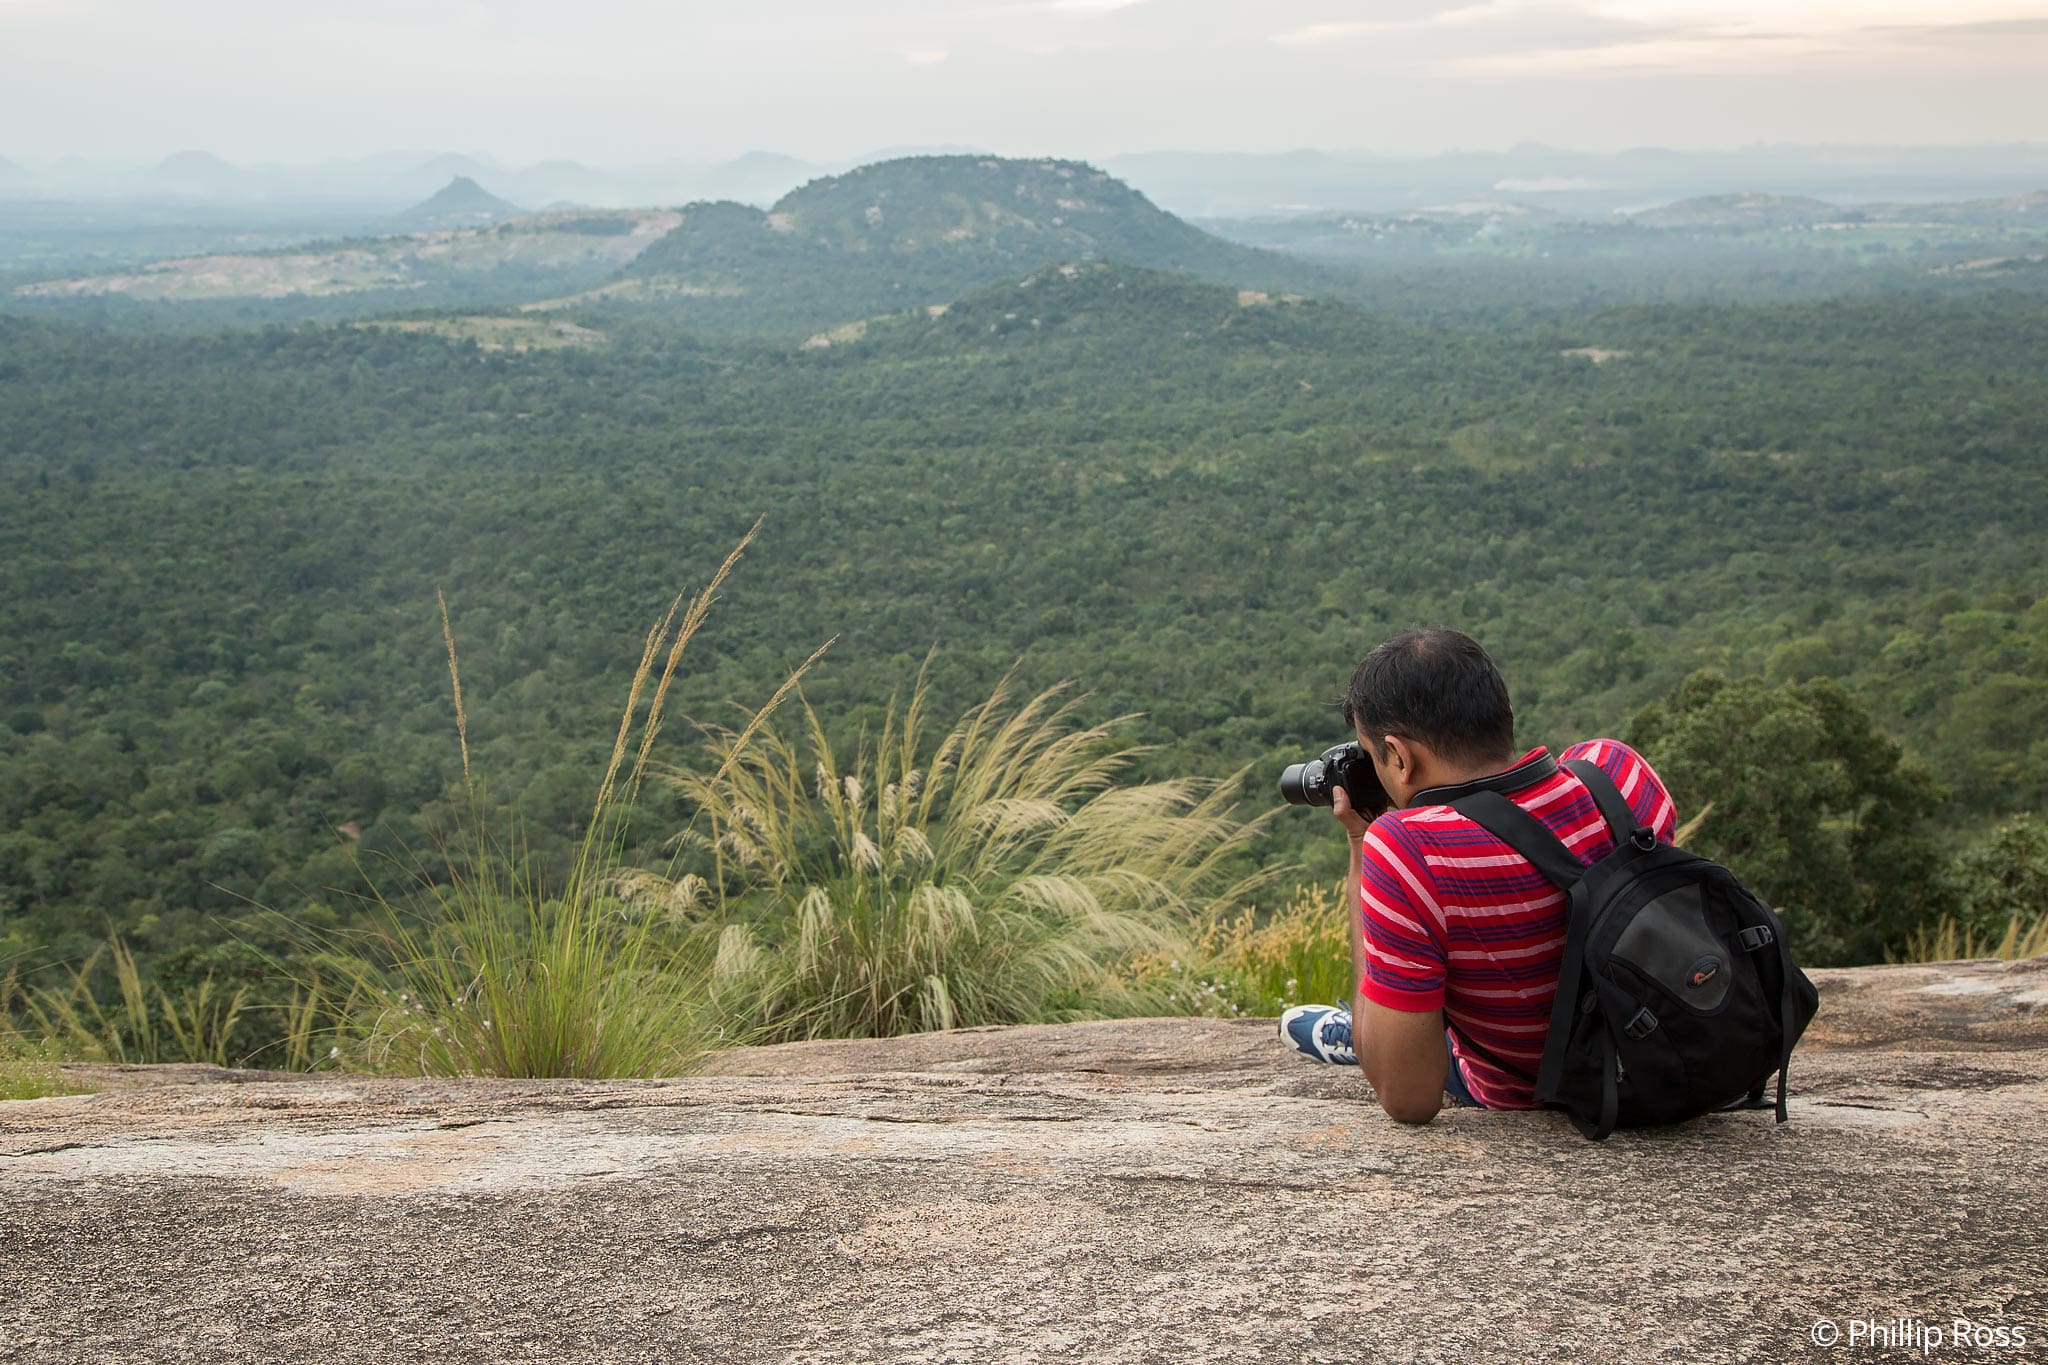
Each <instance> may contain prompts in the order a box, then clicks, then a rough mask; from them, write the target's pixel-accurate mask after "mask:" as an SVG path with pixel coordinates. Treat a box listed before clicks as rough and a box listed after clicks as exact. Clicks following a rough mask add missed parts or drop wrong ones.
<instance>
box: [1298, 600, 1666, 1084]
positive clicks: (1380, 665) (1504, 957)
mask: <svg viewBox="0 0 2048 1365" xmlns="http://www.w3.org/2000/svg"><path fill="white" fill-rule="evenodd" d="M1344 718H1345V720H1346V721H1347V722H1349V723H1350V725H1351V728H1352V730H1353V731H1354V732H1355V733H1356V734H1357V736H1358V744H1359V747H1360V748H1361V749H1362V750H1363V751H1364V753H1363V758H1364V759H1365V760H1368V761H1369V762H1370V764H1371V769H1372V773H1373V775H1375V776H1376V777H1377V778H1378V781H1379V787H1380V789H1381V791H1380V792H1379V793H1374V794H1373V795H1374V797H1375V798H1376V799H1375V801H1374V804H1378V803H1379V802H1381V801H1383V802H1384V803H1385V808H1384V809H1382V810H1360V809H1355V808H1354V805H1353V802H1352V799H1351V792H1370V791H1371V783H1370V782H1369V781H1366V780H1364V769H1363V768H1362V767H1360V768H1358V770H1357V774H1356V777H1357V780H1353V781H1351V782H1349V784H1348V785H1349V787H1350V788H1351V791H1350V792H1347V790H1346V785H1347V784H1346V783H1344V782H1341V781H1333V782H1330V783H1329V791H1328V793H1327V799H1328V800H1329V803H1330V808H1331V812H1332V814H1334V815H1335V816H1336V818H1337V823H1338V824H1340V825H1341V826H1343V828H1344V835H1345V838H1346V839H1348V840H1349V841H1350V844H1351V863H1350V867H1351V871H1350V874H1349V885H1350V888H1351V896H1352V898H1353V900H1352V905H1351V911H1352V913H1351V960H1352V973H1351V979H1352V980H1353V981H1354V982H1356V983H1357V986H1356V992H1357V994H1356V997H1355V999H1354V1000H1353V1002H1352V1008H1350V1009H1349V1010H1345V1009H1339V1008H1336V1007H1334V1006H1329V1005H1302V1006H1297V1007H1296V1008H1294V1009H1291V1010H1288V1011H1287V1012H1286V1013H1285V1014H1284V1015H1282V1016H1281V1019H1280V1036H1281V1037H1282V1039H1284V1040H1285V1041H1286V1042H1288V1043H1290V1044H1292V1045H1293V1046H1294V1047H1295V1048H1297V1049H1299V1050H1300V1051H1302V1052H1304V1053H1306V1054H1307V1055H1309V1056H1310V1057H1314V1058H1316V1059H1318V1060H1319V1061H1325V1062H1333V1063H1336V1064H1338V1065H1342V1066H1350V1065H1353V1064H1356V1065H1359V1066H1361V1067H1363V1068H1364V1071H1365V1077H1366V1080H1367V1081H1369V1082H1370V1083H1371V1084H1372V1088H1373V1093H1374V1094H1376V1095H1378V1096H1379V1101H1380V1107H1381V1108H1383V1109H1385V1110H1386V1111H1387V1113H1388V1114H1389V1115H1390V1116H1391V1117H1393V1118H1395V1119H1398V1120H1400V1121H1401V1122H1403V1123H1427V1122H1429V1121H1430V1120H1431V1119H1432V1118H1435V1117H1436V1115H1437V1113H1438V1111H1439V1110H1441V1109H1442V1108H1443V1106H1444V1100H1445V1096H1446V1094H1448V1096H1449V1098H1450V1102H1451V1103H1452V1104H1459V1105H1471V1106H1477V1107H1480V1108H1486V1109H1530V1108H1534V1107H1535V1104H1536V1098H1535V1076H1536V1071H1537V1064H1538V1062H1539V1060H1540V1059H1541V1057H1542V1053H1543V1041H1544V1035H1545V1033H1546V1031H1547V1029H1548V1027H1549V1024H1550V1006H1551V1001H1552V998H1553V997H1554V996H1555V995H1556V993H1557V978H1558V966H1559V963H1560V962H1561V961H1562V959H1563V956H1564V943H1565V910H1566V898H1565V893H1564V892H1562V891H1560V890H1558V889H1557V887H1556V886H1554V885H1552V883H1551V882H1550V881H1548V880H1547V879H1546V878H1545V877H1544V876H1543V875H1542V874H1541V873H1540V872H1538V871H1537V870H1536V869H1535V868H1534V867H1533V866H1532V865H1531V864H1530V863H1529V862H1528V861H1527V860H1526V859H1524V858H1523V857H1522V856H1521V855H1520V854H1518V853H1516V852H1515V851H1514V850H1513V849H1511V848H1509V847H1508V845H1507V844H1506V843H1504V842H1502V841H1501V840H1500V839H1499V838H1497V837H1495V836H1494V835H1492V834H1490V833H1488V832H1487V831H1486V830H1484V829H1482V828H1480V826H1479V825H1478V824H1476V823H1474V822H1473V821H1472V820H1471V819H1470V818H1468V817H1467V816H1465V815H1462V814H1460V813H1459V812H1457V811H1456V810H1453V809H1452V808H1451V807H1450V806H1449V805H1447V804H1446V802H1448V801H1451V800H1454V799H1457V798H1458V797H1460V796H1462V795H1464V794H1465V793H1467V792H1470V791H1480V790H1492V791H1496V792H1499V793H1501V794H1502V795H1504V796H1506V797H1507V798H1508V800H1510V801H1512V802H1514V803H1515V804H1516V805H1518V806H1520V807H1521V808H1522V809H1523V810H1525V811H1527V812H1528V813H1529V814H1531V815H1533V816H1534V817H1536V819H1538V820H1539V821H1541V822H1542V823H1543V824H1544V825H1546V826H1548V827H1549V829H1550V830H1551V831H1552V832H1553V833H1555V834H1556V835H1557V836H1558V837H1559V838H1560V839H1562V840H1563V841H1564V843H1565V846H1566V847H1567V848H1569V849H1570V850H1571V851H1572V852H1573V853H1574V854H1576V855H1577V856H1578V857H1579V858H1580V859H1581V860H1583V861H1586V862H1593V861H1595V860H1597V859H1599V858H1601V857H1603V856H1605V855H1606V854H1607V853H1608V852H1609V851H1610V850H1611V849H1612V848H1613V847H1614V840H1613V836H1612V835H1611V834H1610V833H1609V832H1608V826H1607V822H1606V821H1605V820H1603V819H1602V818H1601V814H1600V809H1599V807H1598V806H1597V805H1596V804H1595V802H1594V798H1593V796H1592V794H1591V793H1590V792H1589V791H1588V790H1587V788H1586V785H1585V783H1584V782H1582V781H1580V779H1579V778H1578V777H1577V776H1576V775H1575V774H1573V773H1571V772H1570V771H1568V770H1567V769H1565V768H1563V767H1560V766H1559V759H1555V758H1552V757H1551V756H1550V754H1549V753H1548V752H1547V751H1545V750H1544V749H1541V748H1536V749H1531V750H1529V751H1528V752H1527V753H1525V754H1522V755H1521V756H1520V757H1519V758H1518V757H1516V755H1515V713H1514V709H1513V707H1511V706H1510V705H1509V703H1508V689H1507V684H1506V683H1505V682H1504V681H1503V680H1502V678H1501V675H1500V670H1499V669H1498V668H1497V667H1495V665H1494V662H1493V660H1492V658H1490V657H1489V656H1488V655H1487V653H1486V651H1485V650H1484V649H1482V648H1480V646H1479V642H1478V641H1476V640H1474V639H1473V638H1472V637H1471V636H1469V635H1466V634H1463V633H1462V632H1459V631H1455V630H1411V631H1404V632H1402V633H1401V634H1399V635H1396V636H1394V637H1393V638H1392V639H1390V640H1387V641H1386V642H1385V643H1383V644H1381V645H1380V646H1379V647H1378V648H1376V649H1374V650H1373V651H1372V652H1371V653H1370V654H1367V655H1366V656H1365V659H1364V661H1363V662H1361V663H1360V664H1359V665H1358V668H1357V671H1355V672H1354V673H1353V674H1352V675H1351V683H1350V686H1349V687H1348V688H1347V689H1346V690H1345V694H1344ZM1337 753H1338V751H1337V750H1332V751H1331V754H1337ZM1324 757H1325V760H1329V759H1330V755H1325V756H1324ZM1350 757H1351V761H1353V762H1356V761H1357V755H1356V753H1355V751H1352V754H1351V755H1350ZM1562 758H1563V759H1566V760H1569V759H1574V758H1580V759H1585V760H1587V761H1589V762H1591V763H1594V764H1597V765H1598V766H1599V767H1601V768H1602V769H1604V770H1605V771H1606V772H1607V774H1608V775H1609V776H1610V777H1612V778H1613V779H1614V782H1615V785H1616V786H1617V787H1619V788H1620V789H1621V793H1622V795H1623V796H1624V797H1625V798H1626V799H1627V801H1628V803H1629V807H1630V809H1631V810H1632V811H1633V812H1634V813H1635V818H1636V821H1637V823H1638V824H1639V825H1642V826H1647V827H1649V828H1650V829H1653V830H1655V831H1656V835H1657V838H1658V840H1659V841H1661V842H1665V843H1668V842H1670V840H1671V838H1672V831H1673V829H1674V827H1675V824H1676V820H1677V810H1676V808H1675V807H1674V806H1673V805H1672V803H1671V797H1670V795H1669V793H1667V792H1666V791H1665V790H1664V784H1663V783H1662V782H1660V781H1659V780H1658V778H1657V774H1656V773H1655V772H1653V771H1651V769H1650V765H1649V764H1648V763H1647V762H1645V761H1644V760H1643V758H1642V756H1641V755H1639V754H1637V753H1636V752H1635V751H1634V750H1633V749H1631V748H1629V747H1628V746H1627V745H1625V744H1622V743H1619V742H1618V741H1615V740H1611V739H1595V740H1589V741H1587V742H1585V743H1583V744H1575V745H1573V746H1572V747H1571V748H1569V749H1567V750H1565V752H1564V754H1563V755H1562ZM1336 761H1337V763H1338V764H1340V765H1341V764H1342V763H1343V762H1344V761H1345V759H1344V758H1341V757H1340V758H1339V759H1338V760H1336ZM1305 766H1306V767H1308V768H1309V769H1311V770H1312V772H1311V776H1312V779H1313V778H1314V777H1317V776H1320V770H1315V767H1314V765H1305ZM1297 771H1298V770H1297V769H1289V773H1288V776H1287V777H1285V778H1283V779H1282V787H1283V790H1285V789H1286V788H1287V785H1288V783H1289V781H1290V780H1292V781H1294V782H1296V783H1297V785H1298V784H1299V781H1300V779H1299V778H1298V777H1297V776H1296V773H1297ZM1289 799H1290V800H1297V801H1307V802H1313V803H1316V804H1320V803H1321V800H1322V799H1324V798H1323V797H1321V796H1318V795H1309V796H1305V797H1304V796H1301V795H1297V794H1295V793H1289ZM1375 817H1376V818H1375Z"/></svg>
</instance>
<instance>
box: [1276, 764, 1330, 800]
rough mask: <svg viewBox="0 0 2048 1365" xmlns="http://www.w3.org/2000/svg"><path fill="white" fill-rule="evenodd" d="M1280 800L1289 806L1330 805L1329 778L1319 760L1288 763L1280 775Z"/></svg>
mask: <svg viewBox="0 0 2048 1365" xmlns="http://www.w3.org/2000/svg"><path fill="white" fill-rule="evenodd" d="M1280 799H1281V800H1282V801H1285V802H1286V803H1287V804H1288V805H1290V806H1327V805H1329V804H1330V778H1329V774H1328V773H1327V772H1325V771H1324V769H1323V761H1322V760H1321V759H1319V758H1318V759H1310V760H1309V761H1308V762H1306V763H1290V764H1288V765H1287V767H1286V768H1285V769H1284V770H1283V771H1282V772H1281V774H1280Z"/></svg>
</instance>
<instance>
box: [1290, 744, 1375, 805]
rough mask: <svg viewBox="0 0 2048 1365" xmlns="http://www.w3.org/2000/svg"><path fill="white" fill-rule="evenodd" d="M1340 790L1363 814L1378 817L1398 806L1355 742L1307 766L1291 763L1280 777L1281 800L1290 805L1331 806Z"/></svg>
mask: <svg viewBox="0 0 2048 1365" xmlns="http://www.w3.org/2000/svg"><path fill="white" fill-rule="evenodd" d="M1339 787H1342V788H1343V789H1344V794H1345V795H1346V796H1348V797H1350V798H1351V809H1353V810H1355V811H1357V812H1358V813H1359V814H1360V815H1364V816H1374V815H1378V814H1379V813H1380V812H1381V811H1383V810H1385V809H1387V807H1389V806H1391V805H1393V804H1394V803H1393V801H1392V800H1391V799H1389V798H1388V796H1387V793H1386V789H1385V788H1383V787H1382V786H1380V775H1379V773H1377V772H1376V771H1374V769H1373V766H1372V758H1371V757H1370V756H1369V755H1368V754H1367V753H1366V752H1365V750H1363V749H1361V748H1359V747H1358V745H1357V744H1356V743H1355V742H1354V743H1351V744H1339V745H1336V746H1334V747H1332V748H1328V749H1325V750H1323V752H1322V753H1321V755H1319V756H1318V757H1315V758H1312V759H1310V760H1309V761H1308V762H1306V763H1290V764H1288V765H1287V767H1286V768H1285V769H1284V770H1283V771H1282V772H1281V774H1280V799H1281V800H1282V801H1285V802H1286V803H1287V804H1288V805H1290V806H1328V805H1329V804H1331V801H1332V795H1331V794H1332V793H1333V792H1334V791H1336V789H1337V788H1339Z"/></svg>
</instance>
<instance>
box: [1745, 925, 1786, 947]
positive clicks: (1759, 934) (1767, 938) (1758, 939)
mask: <svg viewBox="0 0 2048 1365" xmlns="http://www.w3.org/2000/svg"><path fill="white" fill-rule="evenodd" d="M1735 939H1736V941H1737V942H1738V943H1740V944H1741V945H1742V951H1743V952H1745V953H1753V952H1755V951H1756V950H1757V949H1759V948H1767V947H1769V946H1770V945H1771V944H1773V943H1775V942H1777V939H1778V936H1777V935H1776V934H1773V933H1772V932H1771V926H1770V925H1768V924H1752V925H1750V926H1749V927H1748V928H1747V929H1744V930H1743V931H1742V932H1741V933H1739V934H1737V935H1736V936H1735Z"/></svg>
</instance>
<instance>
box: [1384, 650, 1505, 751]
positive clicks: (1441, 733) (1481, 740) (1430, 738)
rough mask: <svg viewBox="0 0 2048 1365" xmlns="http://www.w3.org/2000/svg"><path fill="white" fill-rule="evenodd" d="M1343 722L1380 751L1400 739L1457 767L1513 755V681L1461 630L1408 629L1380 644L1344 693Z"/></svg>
mask: <svg viewBox="0 0 2048 1365" xmlns="http://www.w3.org/2000/svg"><path fill="white" fill-rule="evenodd" d="M1344 719H1345V720H1346V721H1347V722H1348V723H1349V724H1350V725H1351V726H1352V727H1353V728H1355V729H1358V730H1362V731H1363V732H1364V733H1365V735H1366V737H1367V738H1368V739H1369V740H1371V741H1372V745H1373V748H1374V749H1375V750H1377V749H1378V748H1379V747H1380V741H1381V738H1382V737H1383V736H1386V735H1399V736H1401V737H1402V738H1403V739H1413V740H1420V741H1421V742H1422V743H1424V744H1427V745H1428V746H1429V747H1430V748H1432V749H1434V750H1436V751H1437V752H1438V753H1439V754H1442V755H1443V756H1444V757H1445V758H1447V759H1450V760H1451V761H1453V762H1457V763H1478V762H1485V761H1489V760H1493V759H1503V758H1512V757H1514V752H1515V708H1514V707H1513V706H1512V705H1511V704H1509V702H1508V685H1507V682H1506V680H1505V679H1503V678H1502V677H1501V675H1500V669H1499V668H1498V667H1497V666H1495V664H1494V662H1493V658H1492V656H1490V655H1489V654H1487V652H1486V651H1485V650H1484V649H1482V648H1480V646H1479V642H1478V641H1477V640H1475V639H1473V638H1472V637H1471V636H1469V635H1467V634H1466V633H1465V632H1464V631H1462V630H1404V631H1402V632H1401V633H1400V634H1399V635H1396V636H1394V637H1393V638H1392V639H1390V640H1385V641H1382V642H1381V643H1380V644H1379V645H1377V646H1375V647H1374V649H1373V651H1372V653H1370V654H1368V655H1366V656H1365V658H1364V659H1363V660H1361V661H1360V662H1359V665H1358V667H1357V669H1356V670H1354V671H1353V673H1352V674H1351V683H1350V685H1349V686H1348V687H1346V688H1345V689H1344Z"/></svg>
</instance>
